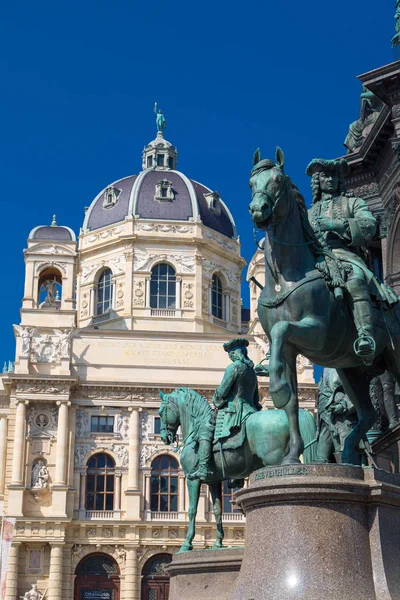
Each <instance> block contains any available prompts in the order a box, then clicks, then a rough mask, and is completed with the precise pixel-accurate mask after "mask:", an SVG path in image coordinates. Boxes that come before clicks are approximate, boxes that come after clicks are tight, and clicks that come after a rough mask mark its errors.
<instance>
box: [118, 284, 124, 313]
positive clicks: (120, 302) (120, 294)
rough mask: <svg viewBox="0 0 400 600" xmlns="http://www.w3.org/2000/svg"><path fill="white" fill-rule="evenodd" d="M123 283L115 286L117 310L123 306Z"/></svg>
mask: <svg viewBox="0 0 400 600" xmlns="http://www.w3.org/2000/svg"><path fill="white" fill-rule="evenodd" d="M124 286H125V282H124V281H119V282H118V285H117V308H122V307H123V306H124Z"/></svg>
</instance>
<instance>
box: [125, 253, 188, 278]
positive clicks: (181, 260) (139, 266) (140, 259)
mask: <svg viewBox="0 0 400 600" xmlns="http://www.w3.org/2000/svg"><path fill="white" fill-rule="evenodd" d="M156 260H163V261H170V262H172V263H175V264H178V265H179V267H180V271H181V272H182V273H194V266H195V260H194V257H193V256H187V255H185V254H148V253H147V252H146V251H145V250H140V249H139V248H138V249H137V250H135V256H134V260H133V269H134V271H147V270H148V269H149V267H150V265H151V263H152V262H154V261H156Z"/></svg>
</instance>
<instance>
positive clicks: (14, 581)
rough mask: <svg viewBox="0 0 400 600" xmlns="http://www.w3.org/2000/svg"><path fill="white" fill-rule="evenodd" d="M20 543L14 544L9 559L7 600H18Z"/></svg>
mask: <svg viewBox="0 0 400 600" xmlns="http://www.w3.org/2000/svg"><path fill="white" fill-rule="evenodd" d="M19 547H20V544H19V543H15V542H14V543H13V544H12V545H11V548H10V554H9V557H8V571H7V580H6V581H7V583H6V595H5V600H18V559H19Z"/></svg>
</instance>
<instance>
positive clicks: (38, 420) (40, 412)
mask: <svg viewBox="0 0 400 600" xmlns="http://www.w3.org/2000/svg"><path fill="white" fill-rule="evenodd" d="M56 434H57V409H56V408H55V407H49V406H47V405H41V404H35V405H34V406H30V407H29V408H28V418H27V435H28V437H40V436H44V437H55V436H56Z"/></svg>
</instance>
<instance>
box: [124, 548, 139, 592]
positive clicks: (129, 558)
mask: <svg viewBox="0 0 400 600" xmlns="http://www.w3.org/2000/svg"><path fill="white" fill-rule="evenodd" d="M125 549H126V557H125V586H124V587H125V593H124V596H123V597H124V598H125V600H137V599H138V595H137V589H138V586H137V583H136V578H137V550H136V548H130V547H129V546H128V547H127V546H125Z"/></svg>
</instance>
